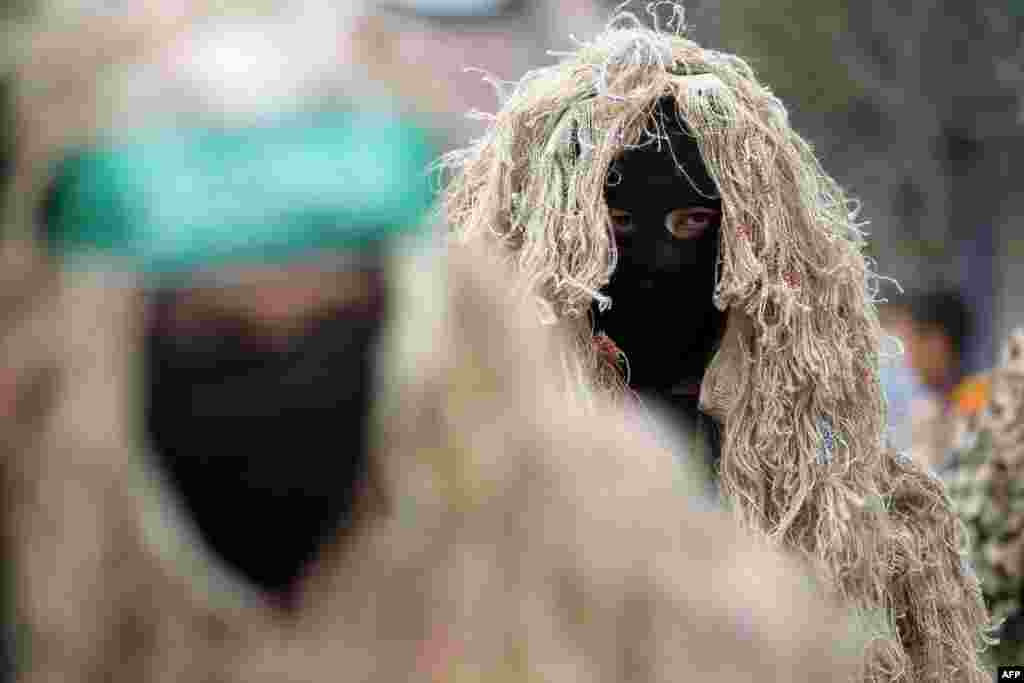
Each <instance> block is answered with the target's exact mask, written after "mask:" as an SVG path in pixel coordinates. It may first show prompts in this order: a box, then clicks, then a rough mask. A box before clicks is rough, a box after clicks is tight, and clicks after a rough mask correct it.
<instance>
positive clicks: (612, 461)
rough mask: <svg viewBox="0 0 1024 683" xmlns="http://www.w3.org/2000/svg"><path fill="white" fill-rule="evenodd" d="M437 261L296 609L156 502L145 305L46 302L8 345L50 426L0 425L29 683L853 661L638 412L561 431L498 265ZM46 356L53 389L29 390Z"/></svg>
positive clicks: (802, 675)
mask: <svg viewBox="0 0 1024 683" xmlns="http://www.w3.org/2000/svg"><path fill="white" fill-rule="evenodd" d="M436 256H437V255H431V254H422V255H420V256H418V257H415V258H412V257H409V258H408V259H406V257H400V258H399V257H396V262H404V264H405V265H397V264H396V265H395V266H394V270H391V271H390V272H391V274H392V277H391V278H390V279H389V282H390V284H389V287H390V288H391V291H392V294H393V299H392V302H393V307H391V308H390V309H389V310H390V313H389V323H388V330H389V331H388V333H387V341H386V342H385V343H384V346H383V347H382V356H381V358H382V359H384V360H382V362H381V366H380V376H381V379H382V381H381V383H380V384H379V387H380V394H379V396H378V399H377V402H376V403H377V405H376V407H375V411H374V412H375V418H374V420H373V424H374V432H375V437H374V440H373V443H374V446H373V448H372V451H371V454H370V458H371V464H372V470H373V471H374V473H375V475H374V477H373V481H374V482H375V483H374V485H373V486H371V487H370V488H369V489H368V492H367V494H366V497H365V498H364V500H363V503H362V505H361V513H360V514H359V515H357V519H358V520H359V522H358V524H356V525H355V526H354V527H352V528H350V529H349V530H348V531H347V532H346V533H344V534H341V533H339V534H338V535H337V536H336V537H334V538H331V539H328V541H327V542H326V543H325V550H324V553H323V556H322V557H321V559H320V562H319V563H318V566H317V569H316V571H315V572H313V573H312V574H311V575H310V576H309V577H308V580H307V584H306V588H305V590H304V594H303V596H302V598H301V599H300V600H298V601H297V602H296V604H295V605H294V606H293V607H292V609H290V610H288V611H281V610H280V609H277V608H274V607H271V606H269V605H261V604H260V603H259V602H258V601H253V600H251V599H249V598H251V595H250V592H249V591H246V590H242V589H241V588H240V586H238V585H234V586H233V587H232V584H230V583H228V584H218V583H217V582H216V581H214V580H213V578H215V576H216V574H215V573H214V572H212V571H211V570H210V567H211V565H210V563H209V562H208V561H207V559H204V557H205V553H204V552H203V551H202V549H201V547H200V546H192V547H188V546H187V545H185V544H184V542H185V541H188V540H190V538H185V537H183V536H182V532H181V530H180V528H176V527H174V526H173V525H169V524H167V523H166V520H164V519H163V518H162V517H161V515H160V514H159V508H158V507H157V506H155V505H154V500H156V499H157V498H158V497H159V495H158V493H159V492H158V491H156V490H154V489H153V488H152V487H143V486H140V483H141V482H142V481H145V480H146V477H140V476H138V471H139V464H140V463H139V462H138V460H137V457H138V451H137V445H135V444H133V443H132V440H133V439H132V432H133V429H132V427H131V425H130V417H131V412H130V410H128V406H127V405H126V401H125V398H126V397H127V396H128V395H129V393H128V392H129V387H130V381H129V380H130V377H131V369H130V367H129V366H130V358H131V356H132V354H133V353H134V349H135V347H136V345H137V343H138V339H137V337H135V335H134V334H133V333H132V332H131V330H133V328H134V323H133V322H132V321H133V319H134V318H135V317H136V316H137V309H136V308H135V307H134V306H133V305H132V301H133V300H134V294H133V292H132V290H131V288H112V287H110V286H109V284H106V285H104V284H103V283H102V282H100V281H96V280H85V281H83V280H71V279H66V280H64V281H63V282H52V281H51V286H50V287H48V288H47V289H46V290H45V291H44V292H37V293H36V295H35V296H34V297H33V300H32V302H31V305H30V306H29V309H28V310H29V311H32V314H31V315H27V316H23V317H22V318H21V323H22V324H21V325H19V326H17V327H16V328H15V329H13V330H12V332H11V333H10V334H8V335H5V338H4V340H3V341H4V347H3V348H4V349H5V352H10V353H11V354H12V355H9V356H6V355H5V357H7V358H11V359H14V358H18V359H19V361H20V362H19V363H18V364H17V365H18V369H19V371H20V372H19V375H20V376H21V377H25V378H27V379H26V381H25V384H24V389H25V390H26V391H29V390H30V389H31V388H41V391H39V392H35V391H33V392H32V393H33V394H34V396H28V395H26V397H25V398H26V400H25V401H23V402H22V406H21V409H20V410H19V416H20V417H26V416H28V415H29V413H28V412H26V411H28V410H31V411H32V415H34V417H35V419H34V420H33V421H31V422H26V423H18V424H19V425H21V426H19V427H15V424H14V423H11V422H5V424H4V430H5V433H6V434H8V435H10V436H11V437H12V438H11V439H10V440H9V441H8V442H5V449H4V451H3V457H4V462H5V464H6V465H7V474H8V478H7V482H6V483H7V484H8V485H9V486H10V485H13V490H14V491H15V492H18V493H19V495H18V496H16V497H15V498H13V499H10V498H8V499H6V500H8V501H9V506H10V508H11V509H10V510H9V511H10V512H12V513H13V514H14V515H16V519H17V521H18V525H17V526H16V527H15V528H14V529H13V531H14V534H13V536H12V537H9V538H8V541H7V545H6V549H7V551H8V552H9V553H10V554H11V555H13V557H14V559H15V560H16V568H17V579H18V586H19V608H20V609H19V616H20V618H21V620H22V624H23V625H24V627H25V631H24V637H25V639H27V641H28V645H30V646H31V647H29V650H28V652H27V653H24V655H25V659H24V660H23V667H24V668H23V670H22V672H21V673H22V676H21V677H20V678H19V680H25V681H50V680H62V681H93V680H103V681H122V680H123V681H133V682H139V681H181V680H192V681H199V680H217V681H224V682H225V683H227V682H231V681H237V682H238V683H242V682H243V681H244V682H245V683H252V682H254V681H264V680H265V681H282V680H302V681H333V680H337V679H338V676H339V672H344V678H346V679H351V680H360V681H363V680H365V681H405V680H508V681H524V682H525V681H534V680H560V679H564V680H581V681H582V680H587V681H608V682H609V683H610V682H613V681H623V680H630V681H665V682H667V681H678V680H681V679H692V680H701V681H716V682H717V681H720V682H722V683H725V682H726V681H728V682H730V683H733V682H736V681H751V682H752V681H758V680H764V679H765V678H766V677H767V678H768V679H769V680H778V681H800V682H805V681H806V682H807V683H811V682H812V681H821V680H830V679H832V677H834V676H836V675H842V674H843V672H845V671H847V670H848V668H849V667H850V666H852V665H855V663H856V657H853V656H850V655H851V653H849V652H845V653H844V652H843V647H842V645H841V643H842V642H843V639H844V638H845V637H847V636H848V635H849V632H848V631H846V630H845V628H846V627H845V625H844V620H843V619H842V618H837V615H836V613H834V612H832V611H831V610H830V609H828V608H826V607H825V606H824V604H823V601H822V600H821V598H820V596H818V595H816V594H815V591H813V590H811V589H809V587H808V585H807V584H808V581H807V580H806V577H803V576H801V572H800V570H799V569H797V568H796V567H794V566H792V565H791V564H790V563H789V562H787V561H784V560H783V559H782V558H780V557H778V556H777V555H775V554H774V553H772V552H770V551H768V550H766V549H764V548H757V547H756V546H755V545H752V544H750V543H749V541H746V540H744V539H743V538H742V537H741V536H740V535H739V534H738V533H737V532H736V530H735V529H732V528H730V525H729V523H728V520H727V519H722V518H720V517H719V515H718V514H717V513H716V512H714V511H711V510H707V509H700V506H699V505H691V504H689V503H688V501H690V502H696V500H697V494H696V493H693V492H689V488H688V487H689V484H688V483H687V481H686V480H685V479H682V478H680V477H679V470H678V468H677V467H676V466H675V463H674V461H673V460H672V459H671V457H670V456H669V455H668V454H667V453H665V452H664V451H660V450H659V449H658V448H657V447H656V446H653V445H651V444H650V443H649V442H647V440H646V439H644V438H643V437H642V435H640V436H639V437H638V435H637V433H636V432H635V431H634V429H633V428H632V427H631V426H630V425H629V424H627V423H623V421H622V420H621V419H620V417H617V416H616V415H614V414H606V415H605V416H604V419H603V420H601V421H600V422H595V421H591V420H585V419H580V418H573V417H571V416H569V415H567V411H566V407H565V405H564V402H563V401H561V399H560V397H559V395H558V394H557V393H556V392H554V391H552V390H551V389H550V388H546V387H547V386H548V385H547V380H546V379H545V376H544V375H545V374H546V373H547V370H548V366H546V365H545V361H544V359H543V358H541V357H538V356H536V355H535V354H536V352H537V346H536V344H532V343H529V340H530V339H532V338H533V337H532V336H531V335H532V334H533V332H531V331H530V330H529V328H528V326H527V325H526V324H522V323H519V322H517V321H516V318H515V316H512V315H505V314H503V313H502V311H503V310H505V307H506V305H507V303H508V302H507V301H502V292H501V291H500V289H499V287H498V285H497V284H496V283H494V282H492V281H491V278H492V277H493V275H494V273H493V272H492V273H488V274H487V275H486V276H485V275H484V274H481V273H479V272H477V269H478V266H479V263H480V262H481V261H480V259H472V260H471V259H465V258H461V257H456V262H455V263H453V264H452V266H451V269H450V271H449V272H448V274H447V282H446V280H445V273H444V270H443V262H442V261H441V259H440V258H436ZM506 312H507V311H506ZM40 333H46V334H45V335H44V336H42V337H36V336H35V335H36V334H40ZM58 334H59V336H58ZM34 338H35V339H38V338H43V339H49V340H52V343H51V344H48V345H46V348H40V346H39V345H38V344H37V343H36V344H33V343H32V340H33V339H34ZM40 363H47V364H51V365H52V368H53V370H52V373H56V377H57V378H58V380H59V381H50V382H42V383H40V381H36V380H34V379H32V378H34V377H38V375H36V374H35V373H32V372H30V370H31V368H32V367H33V366H36V367H41V366H40V365H39V364H40ZM396 416H397V418H396ZM339 442H340V443H342V444H344V443H347V440H346V438H345V435H343V434H340V435H339ZM281 455H282V457H286V458H289V461H292V462H293V461H294V460H293V456H294V454H285V453H282V454H281ZM584 461H585V462H586V463H587V466H586V467H583V468H581V467H580V463H581V462H584ZM225 503H226V504H230V501H225ZM283 531H287V530H283ZM267 533H268V534H272V533H274V531H273V530H269V529H268V530H267ZM837 643H839V644H837Z"/></svg>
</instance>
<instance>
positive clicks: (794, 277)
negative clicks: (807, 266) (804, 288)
mask: <svg viewBox="0 0 1024 683" xmlns="http://www.w3.org/2000/svg"><path fill="white" fill-rule="evenodd" d="M782 280H783V281H784V282H785V283H786V284H787V285H789V286H790V287H791V288H793V289H799V288H800V274H799V273H797V272H796V271H792V270H790V271H787V272H786V273H785V274H783V276H782Z"/></svg>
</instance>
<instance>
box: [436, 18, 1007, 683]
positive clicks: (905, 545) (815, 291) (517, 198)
mask: <svg viewBox="0 0 1024 683" xmlns="http://www.w3.org/2000/svg"><path fill="white" fill-rule="evenodd" d="M659 4H661V5H666V4H671V3H659ZM675 8H676V9H677V13H676V17H675V19H676V21H675V22H674V23H672V24H669V25H668V27H667V30H658V29H657V27H656V28H655V30H649V29H647V28H644V26H643V23H642V22H641V21H640V20H639V19H638V18H637V17H636V16H635V15H633V14H631V13H629V12H622V13H620V14H618V15H616V16H615V17H614V18H613V20H612V21H611V22H610V24H609V26H608V28H607V30H606V31H605V32H603V33H601V34H600V35H598V36H597V37H596V38H594V39H593V40H591V41H588V42H581V43H580V44H579V45H578V47H576V49H574V50H573V51H571V52H569V53H563V54H559V56H560V57H561V60H560V61H559V62H557V63H556V64H554V65H552V66H549V67H546V68H544V69H541V70H538V71H535V72H531V73H529V74H527V76H525V77H524V78H523V80H522V81H521V82H520V83H519V84H518V85H517V87H516V88H515V89H514V90H513V91H512V92H511V93H510V95H509V96H508V98H507V99H506V100H505V101H504V103H503V106H502V107H501V109H500V111H499V112H498V113H497V114H496V115H494V116H493V117H492V123H491V127H490V128H489V130H488V132H487V133H486V134H485V135H484V136H483V137H482V138H481V139H480V140H478V141H477V142H476V143H475V144H473V145H472V146H470V147H469V148H467V149H464V150H459V151H457V152H455V153H452V154H450V155H448V156H447V157H446V158H445V159H444V160H443V162H442V164H441V166H442V168H444V169H445V170H447V171H449V172H450V174H451V178H452V179H451V182H450V184H449V186H448V187H447V189H446V194H445V210H446V216H447V218H448V220H449V222H450V224H451V226H452V229H453V235H454V239H455V240H456V241H458V242H460V243H469V244H483V245H486V246H487V248H490V249H492V250H493V251H494V252H495V253H497V254H499V255H500V257H501V258H503V259H504V260H505V261H507V262H508V263H510V264H512V265H513V267H514V268H515V269H516V272H517V273H518V275H519V278H518V279H517V280H516V281H515V283H514V286H513V287H511V288H510V290H511V296H513V297H514V298H522V299H523V300H525V301H528V302H531V303H532V304H533V305H535V306H536V309H537V313H538V315H539V317H540V318H541V320H542V321H543V322H544V323H545V324H546V325H548V326H549V327H550V329H552V330H553V331H557V332H558V333H560V334H565V335H567V336H569V337H570V338H572V339H573V340H574V347H573V348H572V352H571V353H568V354H566V355H564V356H563V357H561V358H560V359H559V363H560V366H561V368H562V371H561V372H560V373H559V375H558V378H559V380H560V381H561V382H562V384H563V385H564V387H565V389H566V395H567V397H568V398H569V400H573V399H575V398H579V397H584V398H586V397H588V396H591V395H593V394H594V393H596V394H599V395H603V396H609V397H611V398H613V399H614V400H618V401H620V402H624V403H627V404H631V403H636V402H637V399H639V402H640V403H642V404H650V403H654V402H657V403H660V405H661V406H662V408H661V410H662V412H663V413H666V414H668V415H671V416H672V418H673V419H675V420H678V421H680V422H683V423H685V422H690V423H692V422H693V421H694V420H697V421H700V420H704V421H705V422H706V421H709V420H710V421H713V422H714V423H715V424H714V425H713V427H714V428H716V429H720V431H721V434H722V439H721V441H720V443H717V444H716V443H715V442H714V441H712V443H711V449H710V450H712V451H713V452H714V451H715V450H717V451H719V454H720V457H717V458H715V460H716V461H717V464H716V470H717V471H716V473H717V475H718V481H719V486H720V489H721V491H722V494H723V497H724V498H725V500H726V504H727V505H729V506H731V507H732V508H733V509H734V511H735V512H736V514H737V516H738V517H739V519H740V520H741V521H742V523H743V525H744V526H745V527H746V528H749V529H754V530H756V531H757V532H759V533H761V534H764V535H765V536H766V537H768V538H771V539H772V540H773V541H774V542H776V543H778V544H780V545H781V546H782V547H784V548H786V549H788V550H790V551H792V552H794V553H795V554H797V555H798V556H799V557H801V558H804V559H807V560H809V561H810V562H811V563H812V565H813V566H814V568H815V569H816V570H817V571H818V572H819V575H820V576H821V578H822V580H823V582H825V583H826V585H828V586H829V587H830V589H831V590H833V591H834V594H835V595H836V596H838V597H839V598H840V599H841V600H843V601H844V602H845V603H846V604H848V605H850V606H851V607H854V608H856V609H859V610H860V611H861V612H862V613H863V614H865V615H867V616H868V618H869V620H872V623H873V628H874V629H876V630H874V631H873V641H872V644H871V646H870V647H869V648H866V649H865V650H864V651H863V652H862V656H863V658H864V662H865V666H866V669H867V671H868V680H874V681H897V680H904V679H909V680H915V681H925V680H927V681H952V680H956V681H976V682H979V683H980V682H981V681H987V680H988V678H989V677H988V674H987V673H986V672H985V669H984V667H983V665H982V663H981V660H980V657H979V650H980V649H982V648H983V647H984V643H985V633H986V629H987V626H988V619H987V615H986V612H985V609H984V604H983V602H982V600H981V595H980V589H979V587H978V583H977V579H976V577H974V575H973V573H972V572H971V568H970V563H969V561H968V560H967V558H966V557H965V553H964V552H963V551H961V550H960V548H961V547H962V545H963V543H965V542H966V539H965V538H964V537H963V530H962V527H961V525H960V521H959V519H958V518H957V515H956V513H955V512H954V510H953V509H952V508H951V506H950V504H949V502H948V499H946V497H945V493H944V491H943V489H942V486H941V483H940V482H939V481H937V480H936V479H934V478H933V477H931V476H930V475H929V473H928V472H927V471H926V470H925V469H924V468H922V467H920V466H919V465H917V464H916V463H914V462H913V461H912V460H910V459H908V458H906V457H904V456H902V455H900V454H898V453H897V452H896V451H894V450H891V449H888V448H886V447H885V444H884V442H883V434H884V429H885V424H884V415H885V413H884V403H883V398H882V393H881V386H880V382H879V378H878V363H879V360H880V358H879V356H880V354H879V343H880V342H879V338H880V328H879V324H878V319H877V315H876V312H875V306H874V301H873V298H872V296H873V287H874V285H875V284H876V282H875V276H874V275H873V274H872V273H871V272H870V270H869V268H868V264H867V263H866V261H865V258H864V255H863V253H862V250H863V248H864V246H865V245H864V239H863V234H862V233H861V232H860V230H859V229H858V228H859V223H857V221H856V215H855V212H853V211H851V202H850V200H849V198H848V197H847V195H846V193H845V192H844V190H843V189H842V188H841V187H839V185H838V184H837V183H836V182H835V181H834V180H833V179H832V178H831V177H830V176H828V175H826V174H825V172H824V171H823V170H822V169H821V166H820V164H819V162H818V160H817V159H816V158H815V157H814V155H813V154H812V152H811V150H810V147H809V146H808V145H807V143H806V142H805V141H804V140H803V139H802V138H801V137H800V136H799V135H798V134H797V133H796V132H795V131H794V130H793V129H792V127H791V126H790V124H789V119H788V114H787V112H786V109H785V107H784V106H783V104H782V103H781V102H779V100H778V99H776V98H775V97H774V96H773V95H772V94H771V92H770V91H769V90H768V89H767V88H766V87H765V86H764V85H762V84H760V83H759V82H758V81H757V80H756V78H755V77H754V74H753V72H752V70H751V69H750V67H749V66H748V65H747V64H746V62H744V61H743V60H742V59H741V58H740V57H738V56H735V55H726V54H722V53H719V52H716V51H712V50H707V49H705V48H702V47H701V46H699V45H697V44H696V43H694V42H692V41H690V40H688V39H687V38H685V37H684V36H683V35H682V31H683V27H682V24H681V14H682V8H681V7H679V6H675ZM652 9H653V8H652ZM673 29H674V30H673ZM709 431H710V430H709ZM922 565H923V566H927V567H929V568H931V569H929V570H928V571H927V572H921V571H917V569H916V568H917V567H920V566H922Z"/></svg>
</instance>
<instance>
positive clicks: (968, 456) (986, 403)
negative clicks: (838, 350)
mask: <svg viewBox="0 0 1024 683" xmlns="http://www.w3.org/2000/svg"><path fill="white" fill-rule="evenodd" d="M983 380H984V382H985V384H986V385H987V387H988V388H987V389H985V390H984V391H983V392H982V394H981V395H979V396H976V397H975V399H974V400H977V401H978V402H979V403H980V409H979V410H977V411H973V412H971V413H969V414H966V415H964V416H962V417H961V418H960V419H958V420H957V428H958V430H957V431H958V432H959V438H958V440H957V443H956V444H955V450H956V458H955V460H956V461H957V465H956V467H955V469H953V470H951V471H950V472H949V473H948V477H949V491H950V496H951V497H952V499H953V501H954V502H955V503H956V505H957V508H958V510H959V511H960V514H961V516H962V517H963V519H964V522H965V523H966V524H967V528H968V530H969V531H970V533H971V547H972V550H973V554H974V561H975V566H976V567H977V569H978V575H979V577H980V578H981V586H982V588H983V590H984V593H985V600H986V602H987V603H988V606H989V609H991V610H992V616H993V617H994V618H995V619H998V620H1002V619H1006V621H1005V623H1004V624H1003V626H1002V628H1001V629H1000V631H999V632H998V636H999V638H1000V640H1001V642H1000V643H999V645H997V646H996V647H995V648H994V649H993V652H992V660H993V663H994V664H997V665H1004V666H1007V665H1013V664H1015V663H1018V662H1020V661H1021V659H1022V657H1024V329H1018V330H1016V331H1015V332H1014V333H1013V334H1012V335H1010V339H1009V341H1008V343H1007V344H1006V347H1005V350H1004V352H1003V358H1002V362H1001V364H1000V365H999V366H997V367H996V368H994V369H993V370H992V371H991V372H990V373H988V374H987V376H986V377H984V378H983Z"/></svg>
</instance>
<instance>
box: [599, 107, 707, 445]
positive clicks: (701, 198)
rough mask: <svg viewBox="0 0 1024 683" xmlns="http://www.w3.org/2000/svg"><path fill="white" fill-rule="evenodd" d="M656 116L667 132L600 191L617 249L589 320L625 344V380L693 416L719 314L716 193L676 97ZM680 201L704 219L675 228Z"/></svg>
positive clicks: (631, 152)
mask: <svg viewBox="0 0 1024 683" xmlns="http://www.w3.org/2000/svg"><path fill="white" fill-rule="evenodd" d="M655 116H656V117H657V118H658V119H659V120H660V125H659V128H660V129H661V130H662V131H663V133H664V134H667V137H668V140H667V141H666V140H664V139H662V140H660V141H657V140H649V141H646V142H647V144H643V145H642V146H641V147H639V148H632V149H627V150H626V151H625V152H624V153H623V154H622V156H621V157H619V158H618V159H617V160H616V161H615V162H614V163H613V165H612V168H611V170H610V172H609V177H608V183H607V186H606V190H605V198H606V200H607V203H608V207H609V210H610V211H611V212H612V215H613V223H616V226H615V239H616V243H617V246H618V252H619V259H618V265H617V267H616V269H615V272H614V273H613V274H612V277H611V281H610V283H609V284H608V287H607V288H606V290H605V293H606V294H608V295H609V296H610V297H611V299H612V307H611V309H609V310H607V311H605V312H604V313H597V314H596V321H597V328H598V330H599V331H603V332H604V333H606V334H607V335H608V336H609V337H610V338H611V339H612V340H613V341H614V342H615V343H616V344H617V345H618V346H619V348H621V349H622V350H623V351H624V352H625V354H626V358H627V360H628V364H629V384H630V387H631V388H632V389H634V390H635V391H637V392H638V393H640V394H641V395H648V396H653V397H656V398H657V399H658V400H660V401H662V402H665V403H668V404H670V406H671V407H672V408H673V409H674V410H673V412H675V413H682V414H683V415H685V416H686V417H687V418H688V421H689V422H690V423H691V426H692V424H693V423H694V422H695V421H696V420H697V418H698V411H697V398H698V397H697V395H696V392H695V387H699V384H700V381H701V380H702V378H703V375H704V369H705V368H706V367H707V364H708V362H709V361H710V359H711V356H712V354H713V353H714V351H715V349H716V348H717V345H718V343H719V341H720V338H721V334H722V331H723V327H724V322H725V316H724V314H723V313H722V312H721V311H719V310H718V309H716V308H715V306H714V304H713V303H712V297H713V294H714V288H715V274H716V262H717V259H718V243H719V225H720V215H721V214H720V212H721V200H720V199H719V198H718V193H717V190H716V188H715V184H714V182H713V181H712V179H711V177H710V176H709V174H708V172H707V169H706V168H705V166H704V163H703V161H702V159H701V156H700V151H699V150H698V147H697V143H696V141H695V140H694V138H693V137H692V136H691V135H690V133H689V131H688V129H687V128H686V125H685V123H683V122H682V121H681V120H679V117H678V115H677V113H676V109H675V104H674V101H673V100H672V99H671V98H664V99H662V100H661V101H659V103H658V107H657V108H656V110H655ZM680 166H681V167H682V169H683V170H680V168H679V167H680ZM684 171H685V173H684ZM679 210H694V211H693V212H692V214H691V217H692V218H694V219H697V220H700V221H703V223H704V224H705V225H706V227H705V228H704V229H703V231H702V232H699V231H697V230H694V231H693V232H689V231H687V230H685V227H686V225H687V224H684V225H683V229H682V230H677V231H676V235H673V234H672V232H670V230H669V225H668V222H669V221H670V219H671V217H672V216H675V217H676V218H682V219H685V218H686V214H682V212H681V211H679ZM623 212H628V218H624V216H626V215H627V214H624V213H623ZM673 212H675V214H673ZM690 225H692V223H691V224H690ZM680 237H682V239H680ZM712 440H713V441H714V439H712ZM712 450H715V448H714V445H713V446H712Z"/></svg>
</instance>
